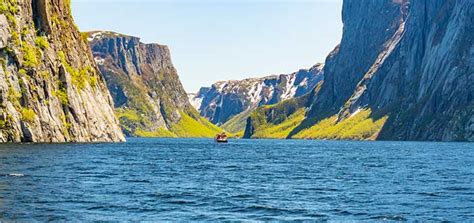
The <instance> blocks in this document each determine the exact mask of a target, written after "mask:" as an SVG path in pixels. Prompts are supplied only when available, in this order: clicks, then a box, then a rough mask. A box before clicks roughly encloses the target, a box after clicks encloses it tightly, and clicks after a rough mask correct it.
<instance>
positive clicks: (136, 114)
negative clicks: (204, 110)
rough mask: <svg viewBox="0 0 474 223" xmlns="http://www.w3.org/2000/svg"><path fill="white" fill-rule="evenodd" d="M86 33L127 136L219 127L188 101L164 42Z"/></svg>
mask: <svg viewBox="0 0 474 223" xmlns="http://www.w3.org/2000/svg"><path fill="white" fill-rule="evenodd" d="M88 36H89V37H88V40H89V43H90V45H91V48H92V51H93V54H94V58H95V60H96V62H97V64H98V65H99V68H100V70H101V72H102V74H103V76H104V77H105V79H106V82H107V85H108V88H109V90H110V91H111V93H112V96H113V99H114V101H115V106H116V113H117V115H118V116H119V119H120V123H121V125H122V128H123V130H124V132H125V133H126V134H127V135H129V136H180V137H213V136H214V135H215V133H217V132H218V131H220V129H218V128H217V127H215V126H213V125H212V124H210V123H209V122H208V121H207V120H205V119H203V118H202V117H200V116H199V114H198V112H197V111H196V110H195V109H194V108H193V107H192V106H191V104H190V103H189V99H188V96H187V94H186V92H185V91H184V88H183V86H182V84H181V82H180V80H179V77H178V73H177V72H176V69H175V68H174V66H173V63H172V61H171V54H170V51H169V49H168V47H167V46H164V45H159V44H144V43H141V42H140V39H139V38H137V37H132V36H127V35H123V34H118V33H113V32H103V31H100V32H91V33H88ZM186 121H189V122H193V124H192V125H193V126H189V125H190V123H186Z"/></svg>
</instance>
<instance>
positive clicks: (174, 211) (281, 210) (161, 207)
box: [0, 139, 474, 221]
mask: <svg viewBox="0 0 474 223" xmlns="http://www.w3.org/2000/svg"><path fill="white" fill-rule="evenodd" d="M473 163H474V144H467V143H465V144H463V143H418V142H331V141H280V140H252V141H249V140H236V141H232V142H231V143H230V144H227V145H218V144H215V143H214V142H213V141H212V140H206V139H184V140H178V139H129V142H128V143H125V144H95V145H85V144H82V145H80V144H76V145H73V144H71V145H0V219H4V220H15V219H16V220H39V221H45V220H53V221H54V220H57V221H89V220H172V221H173V220H197V221H198V220H199V221H200V220H210V221H216V220H264V221H266V220H369V221H379V220H389V221H391V220H393V221H403V220H454V221H461V220H470V221H474V182H473V181H474V168H473Z"/></svg>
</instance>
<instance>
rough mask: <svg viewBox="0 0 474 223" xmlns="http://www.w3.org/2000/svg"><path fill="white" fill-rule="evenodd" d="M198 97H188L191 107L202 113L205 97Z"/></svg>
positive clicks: (193, 95) (191, 95)
mask: <svg viewBox="0 0 474 223" xmlns="http://www.w3.org/2000/svg"><path fill="white" fill-rule="evenodd" d="M196 96H197V95H196V94H188V97H189V103H191V105H192V106H193V107H194V108H195V109H197V110H198V111H200V109H201V105H202V100H204V97H196Z"/></svg>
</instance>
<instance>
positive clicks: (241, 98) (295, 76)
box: [190, 64, 324, 132]
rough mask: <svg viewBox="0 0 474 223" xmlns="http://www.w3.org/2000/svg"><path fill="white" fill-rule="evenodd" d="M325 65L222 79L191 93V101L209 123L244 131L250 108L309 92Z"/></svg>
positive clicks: (318, 80)
mask: <svg viewBox="0 0 474 223" xmlns="http://www.w3.org/2000/svg"><path fill="white" fill-rule="evenodd" d="M323 67H324V65H323V64H316V65H315V66H313V67H311V68H310V69H307V70H304V69H302V70H299V71H297V72H294V73H291V74H281V75H273V76H267V77H263V78H249V79H245V80H230V81H221V82H217V83H215V84H213V85H212V86H211V87H210V88H209V87H203V88H201V89H200V90H199V92H198V93H197V94H193V95H191V96H190V100H191V103H192V104H193V105H194V106H195V107H196V108H197V109H198V110H199V111H200V113H201V115H202V116H204V117H206V118H207V119H209V120H210V121H211V122H212V123H214V124H218V125H222V127H223V128H224V129H226V130H228V131H231V132H239V131H243V130H244V128H245V120H246V119H247V117H248V115H249V114H250V112H251V111H253V110H254V109H256V108H257V107H260V106H264V105H272V104H276V103H278V102H281V101H284V100H287V99H290V98H294V97H298V96H301V95H304V94H306V93H308V92H309V91H310V90H311V89H313V88H314V86H316V84H317V83H319V82H320V81H322V80H323V78H324V74H323V72H322V70H323Z"/></svg>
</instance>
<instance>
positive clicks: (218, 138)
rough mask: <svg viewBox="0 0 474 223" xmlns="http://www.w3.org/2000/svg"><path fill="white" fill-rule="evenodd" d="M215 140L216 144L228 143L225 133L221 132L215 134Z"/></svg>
mask: <svg viewBox="0 0 474 223" xmlns="http://www.w3.org/2000/svg"><path fill="white" fill-rule="evenodd" d="M215 140H216V142H217V143H228V142H229V141H228V140H227V135H226V134H225V132H223V133H221V134H217V135H216V138H215Z"/></svg>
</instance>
